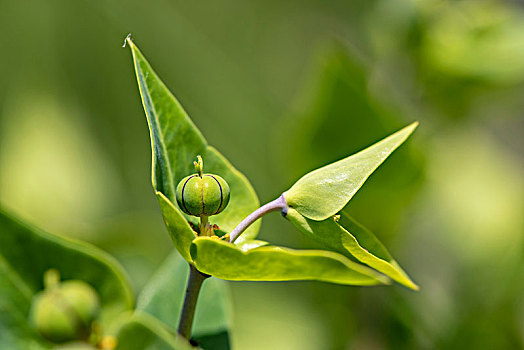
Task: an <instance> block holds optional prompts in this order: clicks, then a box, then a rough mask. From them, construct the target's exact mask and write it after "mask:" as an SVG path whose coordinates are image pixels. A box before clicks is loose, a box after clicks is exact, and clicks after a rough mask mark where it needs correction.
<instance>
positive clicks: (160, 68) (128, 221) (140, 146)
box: [0, 0, 524, 350]
mask: <svg viewBox="0 0 524 350" xmlns="http://www.w3.org/2000/svg"><path fill="white" fill-rule="evenodd" d="M0 31H1V33H2V35H1V36H0V53H1V54H0V76H1V82H2V83H1V84H0V202H1V203H2V205H4V206H6V207H7V208H10V209H11V210H12V211H13V212H15V213H18V214H19V215H20V216H22V217H23V218H25V219H27V220H29V221H31V222H33V223H35V224H36V225H38V226H40V227H42V228H44V229H45V230H47V231H50V232H54V233H58V234H63V235H68V236H73V237H77V238H80V239H84V240H87V241H90V242H92V243H94V244H96V245H98V246H100V247H102V248H104V249H106V250H107V251H109V252H111V253H112V254H114V255H115V256H116V257H117V258H118V259H119V260H120V261H121V262H122V263H123V264H124V266H125V267H126V269H127V271H128V273H129V274H130V276H131V277H132V280H133V283H134V285H135V288H136V290H137V291H138V290H139V289H140V288H141V286H142V285H143V284H144V283H145V282H146V281H147V279H148V277H149V276H150V274H151V273H152V271H154V270H155V268H156V267H157V266H158V265H159V264H160V263H161V261H162V260H163V258H164V257H165V256H166V255H167V254H168V252H169V250H170V249H171V247H172V246H171V244H170V241H169V238H168V235H167V233H166V230H165V228H164V227H163V223H162V219H161V215H160V211H159V208H158V205H157V203H156V200H155V197H154V195H153V191H152V188H151V183H150V143H149V135H148V131H147V125H146V121H145V116H144V113H143V110H142V106H141V104H140V100H139V95H138V90H137V86H136V81H135V77H134V72H133V67H132V61H131V57H130V53H129V51H128V50H127V49H122V48H121V45H122V42H123V39H124V37H125V36H126V35H127V33H129V32H131V33H132V34H133V38H134V41H135V42H136V44H137V45H138V46H139V47H140V48H141V49H142V51H143V52H144V54H145V55H146V57H147V58H148V59H149V61H150V62H151V64H152V65H153V67H154V68H155V70H156V71H157V73H158V74H159V75H160V77H162V79H163V80H164V81H165V82H166V84H167V85H168V86H169V87H170V88H171V89H172V91H173V92H174V93H175V94H176V96H177V97H178V98H179V100H180V101H181V103H182V104H183V105H184V107H185V108H186V110H187V111H188V113H189V114H190V115H191V117H192V119H193V120H194V121H195V123H196V124H197V126H198V127H199V128H200V129H201V130H202V132H203V133H204V135H205V136H206V138H207V139H208V141H209V142H210V143H211V144H212V145H214V146H215V147H217V148H218V149H219V150H221V152H222V153H223V154H225V155H226V156H227V157H228V158H229V160H230V161H231V162H232V163H233V164H234V165H235V166H236V167H237V168H238V169H240V170H241V171H242V172H244V173H245V174H246V175H247V176H248V178H249V179H250V180H251V181H252V183H253V186H254V187H255V189H256V191H257V193H258V195H259V197H260V199H261V201H262V202H267V201H269V200H272V199H274V198H276V197H277V196H278V195H279V194H280V193H281V192H282V191H283V190H285V189H286V188H287V187H288V186H289V185H291V184H292V183H293V182H294V181H295V180H296V179H297V178H298V177H299V176H301V175H302V174H304V173H305V172H307V171H309V170H311V169H313V168H315V167H318V166H321V165H324V164H327V163H329V162H331V161H334V160H337V159H340V158H341V157H343V156H345V155H348V154H350V153H353V152H355V151H358V150H360V149H362V148H364V147H365V146H368V145H370V144H372V143H373V142H375V141H377V140H379V139H381V138H382V137H384V136H386V135H388V134H390V133H392V132H393V131H396V130H397V129H399V128H400V127H402V126H404V125H406V124H408V123H409V122H412V121H413V120H419V121H420V123H421V125H420V126H419V128H418V130H417V131H416V133H415V134H414V136H412V138H411V139H410V140H409V141H408V142H407V144H406V145H405V146H402V147H401V148H400V149H399V150H398V151H397V152H396V153H395V154H394V155H393V156H392V157H391V158H390V159H389V160H388V161H387V162H386V164H384V165H383V166H382V167H381V168H379V170H378V171H377V172H376V173H375V174H374V175H373V176H372V177H371V178H370V179H369V181H368V182H367V183H366V184H365V185H364V187H363V188H362V189H361V190H360V191H359V192H358V194H357V195H356V196H355V197H354V198H353V200H352V202H351V203H350V204H349V206H348V208H347V210H348V211H349V212H350V213H352V214H353V215H354V216H355V217H356V218H357V219H359V220H360V221H361V222H362V223H364V224H365V225H367V226H368V227H369V228H370V229H372V230H373V231H374V232H375V233H376V235H377V236H378V237H379V238H380V239H381V240H382V241H383V242H384V243H385V244H386V246H388V247H389V250H390V252H391V253H392V254H393V256H395V257H396V259H397V260H398V261H399V263H400V264H401V265H402V266H403V267H404V268H405V269H406V271H407V272H408V273H409V274H410V275H411V276H412V277H413V278H414V280H415V281H416V282H417V283H418V284H419V285H420V286H421V290H420V292H418V293H415V292H410V291H408V290H406V289H405V288H403V287H400V286H398V285H395V286H392V287H376V288H355V287H345V286H337V285H332V284H327V283H320V282H294V283H231V286H232V290H233V296H234V307H235V313H234V318H235V328H234V330H233V343H234V345H235V347H236V348H237V349H302V350H304V349H433V348H441V349H455V348H457V349H464V348H475V349H518V348H524V239H523V234H524V217H523V213H524V176H523V175H524V162H523V154H524V141H523V132H524V118H523V114H524V7H523V6H522V3H519V2H517V1H514V2H512V1H500V0H498V1H497V0H493V1H486V0H472V1H437V0H427V1H422V0H419V1H416V0H394V1H391V0H380V1H379V0H374V1H347V0H346V1H320V0H306V1H304V0H302V1H298V0H293V1H275V0H265V1H262V0H258V1H240V0H215V1H204V2H192V1H190V2H188V1H179V0H152V1H148V2H145V1H136V0H132V1H117V0H96V1H87V0H85V1H84V0H76V1H71V0H48V1H37V0H26V1H8V0H0ZM233 195H234V194H233ZM260 237H262V239H265V240H269V241H271V242H273V243H278V244H282V245H285V246H290V247H315V244H314V243H313V242H311V241H309V240H308V239H306V238H305V237H302V236H301V235H300V233H299V232H298V231H297V230H296V229H294V227H293V226H292V225H289V224H288V223H287V222H286V221H285V220H282V218H281V217H280V215H277V214H274V215H270V216H268V217H267V218H266V219H264V223H263V225H262V230H261V234H260Z"/></svg>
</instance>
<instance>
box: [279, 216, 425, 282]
mask: <svg viewBox="0 0 524 350" xmlns="http://www.w3.org/2000/svg"><path fill="white" fill-rule="evenodd" d="M286 218H287V219H289V221H290V222H291V223H293V225H295V226H296V227H298V228H299V229H300V231H302V232H304V233H305V234H307V235H308V236H310V237H312V238H313V239H315V240H316V241H318V242H320V243H322V244H324V245H326V246H327V247H329V248H331V249H333V250H335V251H336V252H339V253H341V254H344V255H346V256H352V257H355V258H356V259H358V260H359V261H360V262H363V263H364V264H367V265H368V266H370V267H372V268H374V269H376V270H378V271H380V272H382V273H383V274H385V275H386V276H388V277H390V278H391V279H393V280H394V281H397V282H398V283H400V284H402V285H404V286H406V287H408V288H411V289H414V290H418V286H417V285H416V284H414V283H413V281H411V279H410V278H409V276H408V275H407V274H406V273H405V272H404V270H402V268H401V267H400V266H399V265H398V263H397V262H396V261H395V260H393V258H392V257H391V255H390V254H389V252H388V251H387V250H386V248H385V247H384V246H383V245H382V243H381V242H380V241H379V240H378V239H377V238H376V237H375V235H374V234H373V233H371V232H370V231H369V230H367V229H366V228H365V227H363V226H362V225H360V224H359V223H357V222H356V221H355V220H353V219H352V218H351V217H350V216H349V215H347V214H344V213H342V214H341V218H340V220H339V222H338V223H337V222H335V220H333V218H329V219H326V220H324V221H315V220H310V219H308V218H305V217H304V216H302V215H301V214H300V213H299V212H298V211H296V210H294V209H293V208H289V209H288V212H287V215H286Z"/></svg>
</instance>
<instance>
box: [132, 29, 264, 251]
mask: <svg viewBox="0 0 524 350" xmlns="http://www.w3.org/2000/svg"><path fill="white" fill-rule="evenodd" d="M127 43H128V45H129V47H130V48H131V52H132V54H133V61H134V66H135V71H136V77H137V81H138V87H139V90H140V96H141V98H142V104H143V106H144V110H145V113H146V116H147V121H148V125H149V131H150V136H151V149H152V180H153V187H154V188H155V190H156V191H158V192H161V193H162V194H163V195H164V196H165V198H167V199H168V200H169V201H170V202H171V203H172V206H173V207H174V208H176V209H177V210H179V208H178V204H177V203H176V197H175V189H176V186H177V184H178V182H179V181H180V180H181V179H182V178H184V177H185V176H187V175H189V174H193V173H195V169H194V167H193V161H194V160H195V159H196V156H197V155H201V156H202V158H203V159H204V172H207V173H214V174H217V175H220V176H221V177H223V178H224V179H225V180H226V181H227V182H228V184H229V187H230V189H231V200H230V202H229V205H228V207H227V208H226V209H225V210H224V211H223V212H222V213H220V214H219V215H216V216H213V217H212V218H211V219H210V221H211V222H212V223H214V224H217V225H218V226H219V227H220V229H221V230H222V231H225V232H229V231H231V230H232V229H233V228H234V227H235V226H236V225H237V224H238V222H240V221H241V220H242V219H243V218H244V217H246V216H247V215H249V213H251V212H252V211H254V210H255V209H257V208H258V206H259V202H258V198H257V196H256V193H255V192H254V190H253V188H252V186H251V184H250V183H249V181H248V180H247V179H246V177H245V176H243V175H242V174H241V173H240V172H239V171H238V170H236V169H235V168H234V167H233V166H232V165H231V164H230V163H229V162H228V161H227V160H226V159H225V158H224V156H222V155H221V154H220V153H219V152H218V151H217V150H216V149H214V148H213V147H211V146H209V145H208V144H207V141H206V140H205V139H204V137H203V136H202V134H201V133H200V131H199V130H198V129H197V128H196V126H195V125H194V124H193V122H192V121H191V119H190V118H189V116H188V115H187V113H186V112H185V111H184V109H183V108H182V106H181V105H180V103H179V102H178V101H177V100H176V98H175V97H174V96H173V95H172V94H171V92H170V91H169V90H168V88H167V87H166V86H165V85H164V83H163V82H162V81H161V80H160V78H159V77H158V76H157V75H156V73H155V72H154V71H153V69H152V68H151V66H150V65H149V63H148V62H147V60H146V59H145V57H144V56H143V55H142V53H141V52H140V50H139V49H138V48H137V47H136V45H135V44H134V43H133V42H132V41H131V40H129V39H128V40H127ZM163 208H168V207H166V206H165V205H164V206H163ZM168 209H169V210H168V213H167V214H166V213H164V215H171V214H170V213H169V211H170V210H171V209H170V208H168ZM182 215H183V216H184V217H185V218H186V219H187V220H188V221H191V222H193V223H196V222H197V221H196V220H197V219H196V218H195V217H192V216H188V215H186V214H185V213H182ZM259 226H260V223H259V222H258V223H256V224H254V225H252V226H251V227H250V228H249V229H248V230H247V231H246V233H245V234H244V235H243V236H244V237H243V238H242V239H244V240H245V239H250V238H254V237H255V236H256V234H257V232H258V229H259ZM177 243H180V242H178V241H175V244H177ZM239 243H240V242H239ZM177 248H179V251H180V250H184V248H183V247H182V248H180V247H178V246H177ZM182 255H183V256H184V257H185V258H187V254H184V253H182Z"/></svg>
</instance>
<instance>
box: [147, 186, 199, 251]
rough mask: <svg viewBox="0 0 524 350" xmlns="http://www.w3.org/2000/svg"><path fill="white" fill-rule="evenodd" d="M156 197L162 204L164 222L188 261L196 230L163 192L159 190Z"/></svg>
mask: <svg viewBox="0 0 524 350" xmlns="http://www.w3.org/2000/svg"><path fill="white" fill-rule="evenodd" d="M156 197H157V199H158V203H159V204H160V209H161V210H162V216H163V217H164V223H165V224H166V227H167V231H168V232H169V236H170V237H171V240H172V241H173V243H174V245H175V247H176V249H177V250H178V252H179V253H180V255H182V257H183V258H184V259H186V260H187V261H191V254H190V253H189V248H190V247H191V242H192V241H193V239H195V237H196V234H195V231H193V229H192V228H191V226H189V224H188V223H187V220H186V218H185V217H184V216H183V215H182V213H181V212H180V211H179V210H178V209H177V208H176V207H175V205H174V204H173V203H172V202H171V201H170V200H169V199H168V198H167V197H166V196H165V195H164V194H163V193H162V192H157V193H156Z"/></svg>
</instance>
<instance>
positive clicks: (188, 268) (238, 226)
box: [0, 37, 418, 349]
mask: <svg viewBox="0 0 524 350" xmlns="http://www.w3.org/2000/svg"><path fill="white" fill-rule="evenodd" d="M126 43H127V45H128V46H129V48H130V49H131V52H132V56H133V62H134V66H135V71H136V77H137V81H138V86H139V90H140V95H141V98H142V103H143V106H144V110H145V112H146V117H147V121H148V125H149V131H150V136H151V146H152V147H151V148H152V182H153V188H154V190H155V194H156V196H157V199H158V202H159V205H160V209H161V211H162V214H163V218H164V221H165V224H166V226H167V229H168V232H169V234H170V237H171V239H172V241H173V243H174V246H175V248H176V250H177V252H178V253H177V252H174V253H173V254H171V256H170V257H169V258H168V259H167V260H166V262H165V263H164V264H163V265H162V266H161V267H160V268H159V270H158V272H157V273H156V274H155V276H153V278H152V279H151V281H150V282H149V283H148V284H147V285H146V286H145V287H144V289H143V290H142V292H141V293H140V294H139V296H138V299H137V303H136V306H135V305H133V304H134V303H133V295H132V292H131V288H130V286H129V282H128V280H127V278H126V277H125V274H124V272H123V269H122V268H121V267H120V265H119V264H118V263H117V262H116V260H115V259H113V258H112V257H110V256H108V255H107V254H105V253H103V252H102V251H100V250H99V249H97V248H95V247H93V246H90V245H88V244H85V243H82V242H76V241H74V240H70V239H66V238H63V237H58V236H54V235H50V234H47V233H44V232H41V231H39V230H38V229H35V228H32V227H29V226H27V225H26V224H23V223H21V222H20V221H18V220H17V219H14V218H13V216H12V215H10V214H9V213H7V212H5V211H0V228H1V229H2V233H4V232H6V233H7V234H2V235H0V271H1V274H0V292H1V295H0V296H1V298H0V331H2V334H7V335H6V336H3V337H1V338H0V347H2V348H3V347H5V348H28V347H32V348H42V349H46V348H52V347H55V346H56V345H57V344H58V343H61V344H62V343H65V344H62V345H61V346H65V347H67V346H70V347H73V346H78V341H82V340H83V341H87V343H83V345H84V346H88V345H87V344H90V345H89V346H95V347H97V348H100V349H102V348H103V349H114V348H116V349H145V348H154V349H187V348H191V347H192V345H191V344H190V343H188V342H187V341H186V339H187V340H189V339H192V340H193V341H194V343H193V344H199V345H200V346H201V347H203V348H205V349H223V348H229V335H228V331H229V328H230V325H231V321H230V316H229V311H228V310H229V304H230V301H229V299H228V293H227V286H226V285H225V284H224V281H222V280H233V281H291V280H318V281H325V282H331V283H338V284H345V285H356V286H372V285H380V284H389V283H391V280H393V281H396V282H398V283H400V284H402V285H404V286H406V287H408V288H411V289H414V290H417V289H418V287H417V285H416V284H415V283H414V282H413V281H412V280H411V279H410V278H409V276H408V275H407V274H406V273H405V272H404V271H403V269H402V268H401V267H400V266H399V264H398V263H397V262H396V261H395V260H394V259H393V258H392V257H391V255H390V254H389V252H388V251H387V250H386V248H385V247H384V246H383V245H382V243H381V242H380V241H379V240H378V239H377V238H376V237H375V235H373V233H371V232H370V231H369V230H367V229H366V228H364V227H363V226H362V225H360V224H359V223H358V222H357V221H355V220H354V219H353V218H352V217H350V216H349V215H348V214H347V213H346V212H345V211H344V208H345V207H346V205H347V203H348V202H349V201H350V200H351V198H352V197H353V195H354V194H355V193H356V192H357V191H358V189H359V188H360V187H361V186H362V185H363V183H364V182H365V181H366V179H367V178H368V177H369V176H370V175H371V174H372V173H373V172H374V171H375V170H376V169H377V167H378V166H379V165H380V164H382V162H383V161H384V160H385V159H386V158H387V157H388V156H389V155H390V154H391V153H392V152H393V151H394V150H395V149H396V148H397V147H399V146H400V145H401V144H402V143H403V142H404V141H405V140H406V138H407V137H408V136H409V135H410V134H411V133H412V132H413V130H414V129H415V128H416V126H417V123H413V124H411V125H409V126H407V127H405V128H403V129H401V130H399V131H398V132H396V133H394V134H392V135H391V136H389V137H387V138H385V139H383V140H382V141H380V142H378V143H376V144H374V145H372V146H370V147H368V148H366V149H364V150H363V151H361V152H358V153H356V154H354V155H352V156H349V157H347V158H344V159H342V160H340V161H338V162H335V163H332V164H329V165H327V166H324V167H322V168H319V169H317V170H314V171H312V172H310V173H308V174H306V175H304V176H303V177H302V178H300V179H299V180H298V181H297V182H296V183H295V184H294V185H293V186H291V187H290V188H289V189H288V190H287V191H285V192H283V193H282V195H281V196H279V197H278V198H277V199H275V200H274V201H271V202H269V203H267V204H265V205H262V206H260V205H259V201H258V198H257V195H256V194H255V192H254V190H253V188H252V186H251V184H250V183H249V181H248V180H247V178H246V177H245V176H244V175H242V174H241V173H240V172H239V171H238V170H237V169H235V168H234V167H233V166H232V165H231V164H230V163H229V162H228V161H227V159H226V158H225V157H224V156H222V155H221V154H220V153H219V152H218V151H217V150H216V149H215V148H213V147H212V146H210V145H208V143H207V141H206V140H205V138H204V137H203V135H202V134H201V133H200V131H199V130H198V129H197V128H196V126H195V125H194V124H193V122H192V121H191V120H190V118H189V117H188V115H187V114H186V113H185V111H184V110H183V108H182V107H181V105H180V104H179V102H178V101H177V100H176V99H175V97H174V96H173V95H172V94H171V93H170V92H169V90H168V89H167V88H166V86H165V85H164V84H163V83H162V81H161V80H160V79H159V78H158V76H157V75H156V74H155V72H154V71H153V70H152V68H151V66H150V65H149V63H148V62H147V61H146V59H145V58H144V56H143V55H142V53H141V52H140V51H139V49H138V48H137V47H136V45H135V44H134V43H133V42H132V41H131V39H130V38H129V37H128V38H126ZM195 159H197V161H196V162H194V164H193V163H192V162H193V161H194V160H195ZM203 160H205V165H206V171H209V172H210V173H211V174H213V175H209V176H207V174H204V173H203ZM193 166H195V167H196V170H197V173H198V175H194V169H193ZM215 174H216V175H215ZM177 184H178V186H177ZM188 184H189V187H187V186H186V185H188ZM191 186H192V187H191ZM228 202H229V204H228ZM226 205H227V208H226ZM270 212H280V213H281V214H282V216H283V217H284V218H285V219H286V220H288V221H289V222H290V223H291V224H292V225H293V226H295V227H296V228H298V229H299V230H300V231H301V232H303V233H305V234H306V235H307V236H309V237H311V238H312V239H314V240H316V241H317V242H319V243H321V244H322V245H323V246H324V247H325V249H323V250H318V249H317V250H297V249H290V248H285V247H279V246H274V245H271V244H269V243H268V242H265V241H261V240H257V239H256V236H257V234H258V230H259V227H260V220H259V219H260V218H261V217H262V216H264V215H266V214H268V213H270ZM28 256H30V257H31V256H34V257H39V258H38V259H35V260H34V261H31V262H29V261H28V260H27V259H26V257H28ZM49 269H53V270H51V271H58V272H59V273H60V275H61V277H62V280H63V281H64V282H63V283H61V284H60V285H58V284H57V283H58V282H57V281H58V279H57V278H54V279H53V281H54V282H53V283H49V282H46V290H45V291H44V292H42V290H43V289H44V288H43V287H44V286H43V284H42V280H43V276H44V274H45V273H46V271H49ZM47 276H52V274H51V275H49V272H48V273H47ZM187 276H188V284H187V288H184V284H183V281H182V279H181V278H185V277H187ZM46 280H47V281H49V280H50V279H49V278H46ZM71 280H81V281H82V282H73V281H71ZM79 283H80V285H81V286H82V287H79V286H78V284H79ZM66 284H76V287H78V288H80V289H83V290H91V289H90V288H92V289H94V292H87V293H86V294H89V295H92V296H96V297H93V298H89V297H87V298H88V299H92V302H91V304H92V305H93V307H92V308H90V309H92V310H88V311H86V312H87V314H89V315H88V316H89V317H86V320H85V322H83V324H85V325H86V326H88V327H83V328H82V329H80V330H78V331H77V330H76V329H73V330H72V331H70V332H65V333H67V334H65V335H64V334H63V333H60V332H58V331H60V330H58V331H57V329H55V328H56V327H55V328H53V327H51V328H53V330H52V331H57V332H58V333H59V334H58V335H56V334H53V335H51V336H49V335H48V334H44V336H42V334H39V333H38V330H40V333H42V329H46V327H48V326H49V324H52V322H49V323H46V322H45V319H44V320H38V321H37V327H35V326H34V325H32V324H31V322H29V321H28V320H29V318H33V319H34V316H31V317H30V316H29V314H30V313H31V314H33V315H34V314H35V311H34V310H38V309H39V308H41V304H42V301H41V299H42V295H44V296H45V295H48V293H51V292H53V291H54V292H57V291H58V290H59V288H62V286H65V285H66ZM49 288H51V290H49ZM82 293H83V292H82ZM84 297H85V296H84ZM182 298H183V299H184V302H183V303H182V302H181V301H182ZM95 301H96V302H95ZM197 302H198V305H200V306H199V307H198V308H197ZM98 303H99V306H100V307H99V310H100V312H99V313H98V305H97V304H98ZM31 304H33V306H32V308H33V312H30V310H31ZM52 306H53V307H54V304H53V305H52ZM95 306H96V307H95ZM82 312H83V311H82ZM82 315H84V313H82ZM82 317H83V316H82ZM66 321H70V320H67V319H66ZM67 325H69V324H67V322H66V326H67ZM176 325H178V328H177V330H178V333H179V335H176V332H175V327H176ZM4 331H5V332H4ZM44 333H45V332H44ZM55 335H56V336H55ZM67 341H73V343H67Z"/></svg>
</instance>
